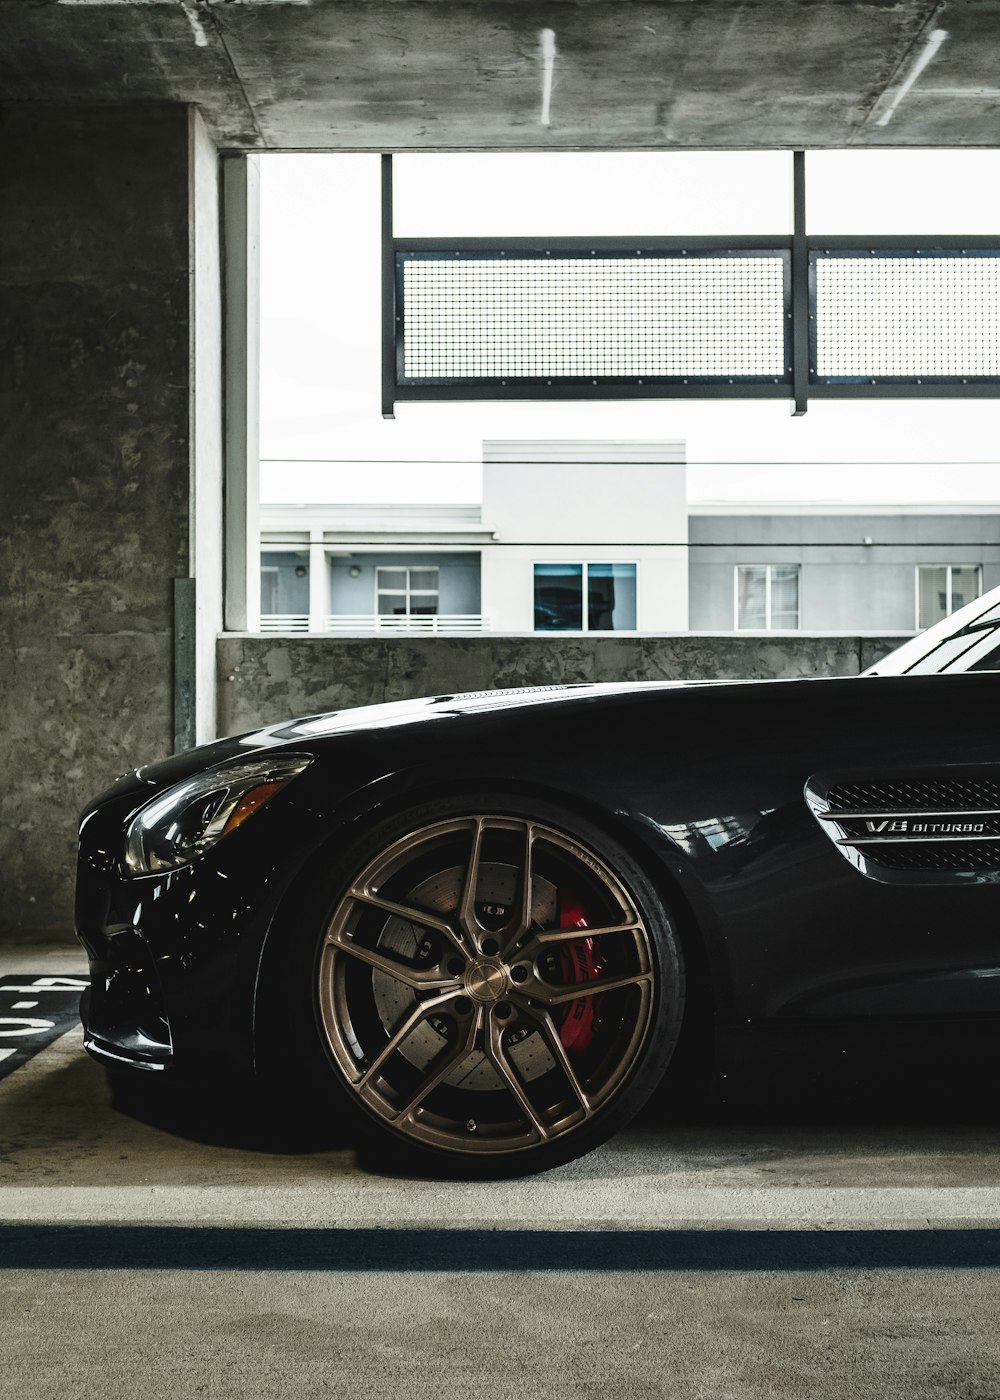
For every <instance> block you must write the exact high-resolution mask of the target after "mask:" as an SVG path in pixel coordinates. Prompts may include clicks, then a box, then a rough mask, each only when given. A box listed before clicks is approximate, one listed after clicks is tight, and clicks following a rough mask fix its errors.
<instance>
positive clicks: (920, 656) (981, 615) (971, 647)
mask: <svg viewBox="0 0 1000 1400" xmlns="http://www.w3.org/2000/svg"><path fill="white" fill-rule="evenodd" d="M996 670H1000V588H994V589H991V590H990V592H988V593H984V594H982V595H981V596H980V597H979V598H976V599H974V600H973V601H972V602H971V603H968V604H966V606H965V607H964V608H959V610H958V612H955V613H952V614H951V616H950V617H946V618H944V619H943V621H941V622H936V623H935V624H934V626H933V627H929V628H928V629H927V631H926V632H921V634H920V636H919V637H913V638H912V639H911V640H910V641H908V642H904V643H903V645H902V646H901V647H897V648H896V650H895V651H892V652H890V653H889V655H888V656H884V657H883V658H882V660H881V661H876V662H875V664H874V666H869V668H868V670H867V671H864V672H863V673H862V674H863V675H866V676H904V675H924V676H932V675H943V674H945V673H951V674H955V673H957V672H962V671H996Z"/></svg>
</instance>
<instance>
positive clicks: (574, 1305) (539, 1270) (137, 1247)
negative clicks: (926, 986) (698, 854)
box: [0, 945, 1000, 1400]
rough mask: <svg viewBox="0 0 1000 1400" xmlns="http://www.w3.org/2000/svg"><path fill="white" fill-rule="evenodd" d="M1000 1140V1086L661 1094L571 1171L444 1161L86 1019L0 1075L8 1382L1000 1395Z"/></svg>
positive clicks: (10, 1388)
mask: <svg viewBox="0 0 1000 1400" xmlns="http://www.w3.org/2000/svg"><path fill="white" fill-rule="evenodd" d="M82 970H83V963H82V960H81V958H80V956H79V953H78V951H77V950H75V949H74V948H72V947H71V946H69V945H67V946H65V947H56V946H53V947H52V948H47V949H42V950H39V949H37V948H35V949H28V948H21V949H11V950H8V951H7V952H6V953H5V954H4V955H3V956H2V957H0V976H2V975H4V974H10V973H17V974H19V975H28V974H30V975H33V976H50V977H51V976H59V975H74V974H76V975H79V974H80V973H81V972H82ZM983 1097H985V1096H983ZM998 1147H1000V1107H998V1108H997V1110H996V1114H995V1117H994V1116H993V1115H992V1114H991V1112H989V1111H979V1112H976V1113H973V1114H971V1115H970V1114H969V1113H968V1112H967V1111H964V1112H962V1113H956V1114H953V1115H950V1114H948V1113H947V1112H942V1111H941V1106H940V1105H938V1106H937V1107H936V1108H935V1109H934V1111H933V1112H931V1111H928V1112H926V1113H924V1114H921V1113H919V1112H918V1113H916V1114H915V1116H914V1115H911V1116H910V1118H909V1119H908V1120H906V1121H892V1122H888V1123H886V1122H884V1121H882V1122H876V1121H874V1120H873V1118H872V1116H871V1115H861V1116H860V1117H859V1118H857V1119H854V1118H847V1117H845V1115H844V1112H843V1106H842V1105H840V1106H836V1105H833V1106H831V1110H830V1112H829V1113H824V1112H822V1111H820V1112H818V1113H817V1112H812V1113H810V1114H809V1115H808V1118H807V1119H806V1120H804V1119H803V1118H802V1117H801V1116H800V1115H799V1116H797V1115H796V1114H794V1113H791V1112H789V1111H788V1110H787V1108H785V1109H781V1108H779V1110H778V1111H776V1112H775V1113H769V1114H766V1115H763V1116H761V1115H759V1114H758V1115H747V1116H745V1117H742V1118H741V1116H740V1113H739V1109H738V1108H737V1109H736V1110H734V1109H733V1108H732V1106H729V1107H723V1106H718V1107H716V1108H714V1109H713V1108H712V1107H711V1106H709V1107H708V1108H707V1109H706V1110H705V1111H702V1112H699V1113H698V1114H692V1113H691V1112H690V1111H687V1112H686V1113H682V1114H681V1115H680V1116H679V1117H678V1116H675V1115H671V1114H669V1113H665V1112H664V1109H663V1105H662V1104H661V1105H657V1106H655V1107H654V1109H652V1110H651V1111H650V1112H649V1113H647V1114H646V1116H645V1117H644V1118H643V1120H642V1121H641V1122H639V1123H638V1124H637V1125H636V1126H635V1127H633V1129H631V1130H630V1131H629V1132H628V1133H626V1134H624V1135H622V1136H620V1137H619V1138H617V1139H616V1140H614V1141H613V1142H611V1143H609V1144H608V1145H606V1146H605V1147H604V1148H602V1149H600V1150H599V1151H597V1152H595V1153H593V1154H591V1155H590V1156H589V1157H587V1158H585V1159H583V1160H582V1161H580V1162H576V1163H573V1164H570V1165H569V1166H566V1167H564V1168H561V1169H558V1170H556V1171H553V1172H550V1173H548V1174H547V1175H545V1176H542V1177H536V1178H529V1179H527V1180H522V1181H514V1182H504V1183H475V1184H470V1183H465V1182H458V1181H435V1180H427V1179H418V1180H414V1179H411V1178H407V1177H405V1176H399V1175H395V1174H393V1170H392V1163H391V1162H390V1163H385V1162H378V1163H373V1162H372V1161H371V1160H369V1159H367V1158H366V1157H365V1155H364V1153H359V1151H358V1149H357V1146H356V1144H353V1143H352V1142H351V1141H349V1140H346V1139H345V1138H344V1137H343V1136H342V1135H341V1134H340V1133H338V1129H337V1126H336V1125H330V1124H327V1123H323V1122H317V1123H314V1124H305V1125H303V1127H302V1130H301V1131H299V1132H297V1133H292V1134H286V1133H283V1132H282V1131H281V1127H280V1124H278V1123H276V1122H275V1121H274V1119H273V1117H269V1113H268V1111H267V1110H265V1109H264V1108H263V1107H262V1106H261V1105H259V1104H258V1103H256V1102H255V1100H254V1097H253V1095H252V1093H250V1092H247V1093H245V1094H241V1093H240V1092H239V1091H233V1093H232V1094H231V1095H227V1096H225V1097H222V1096H220V1093H219V1091H218V1090H217V1089H212V1088H210V1087H206V1089H205V1091H204V1092H203V1093H201V1094H198V1093H195V1091H194V1090H191V1089H187V1090H185V1091H184V1092H183V1093H178V1092H177V1091H176V1090H173V1089H171V1088H170V1086H169V1085H167V1084H163V1083H160V1082H159V1081H156V1080H152V1081H151V1077H146V1076H141V1077H139V1079H138V1080H137V1081H135V1082H131V1081H130V1082H126V1083H122V1082H121V1081H119V1080H109V1078H108V1076H107V1075H106V1074H105V1072H104V1071H103V1070H102V1069H101V1068H100V1067H99V1066H98V1065H96V1064H94V1063H93V1062H92V1061H90V1060H89V1059H88V1057H87V1056H86V1055H85V1053H84V1052H83V1049H82V1045H81V1037H80V1032H79V1028H78V1027H77V1028H75V1029H73V1030H70V1031H69V1032H67V1033H65V1034H63V1035H62V1036H61V1037H60V1038H58V1039H56V1040H54V1041H52V1042H51V1043H50V1044H48V1045H47V1046H46V1047H45V1048H43V1049H42V1050H41V1051H40V1052H39V1053H37V1054H35V1055H34V1056H33V1057H32V1058H31V1059H29V1060H28V1061H27V1063H25V1064H23V1065H21V1066H20V1067H18V1068H16V1069H14V1070H13V1072H10V1073H8V1074H7V1075H6V1077H4V1078H2V1079H0V1319H2V1323H3V1325H2V1327H0V1396H3V1397H6V1396H8V1395H9V1396H11V1397H13V1396H15V1395H16V1396H18V1397H25V1396H35V1395H37V1396H43V1395H44V1396H46V1397H49V1396H53V1395H66V1396H83V1395H87V1396H90V1395H91V1394H93V1393H96V1392H98V1391H99V1392H100V1393H101V1394H102V1396H104V1397H107V1400H117V1397H119V1396H121V1397H124V1396H126V1395H127V1396H129V1397H134V1396H136V1395H142V1396H143V1397H156V1396H161V1395H162V1396H168V1395H169V1396H178V1395H200V1394H205V1395H219V1396H223V1395H225V1396H228V1395H238V1396H243V1395H246V1396H260V1397H271V1396H275V1397H278V1396H281V1397H284V1396H286V1395H288V1396H292V1395H294V1396H297V1397H302V1396H306V1397H312V1396H331V1395H333V1396H340V1395H343V1396H347V1395H350V1396H351V1397H352V1398H353V1397H359V1398H360V1400H367V1397H376V1396H378V1397H382V1396H401V1395H404V1396H407V1397H410V1396H412V1397H414V1398H415V1400H424V1397H432V1396H433V1397H435V1400H438V1398H439V1397H450V1396H452V1395H454V1396H458V1395H463V1396H464V1395H468V1394H470V1393H471V1394H474V1395H478V1394H481V1393H482V1394H485V1393H487V1392H488V1393H490V1394H491V1395H494V1396H508V1395H509V1396H532V1397H534V1396H540V1397H563V1396H566V1397H569V1396H580V1395H587V1396H589V1395H593V1396H601V1397H609V1396H657V1397H659V1396H670V1397H677V1398H678V1400H688V1397H691V1400H695V1397H730V1396H732V1397H739V1400H756V1398H757V1397H765V1396H766V1397H786V1396H787V1397H798V1396H805V1395H807V1394H808V1395H810V1396H830V1397H837V1400H842V1397H845V1396H849V1395H879V1396H907V1397H920V1400H922V1398H923V1397H928V1400H930V1397H935V1398H936V1397H944V1396H948V1397H970V1400H971V1397H976V1400H984V1397H994V1396H997V1395H1000V1339H998V1336H997V1327H996V1318H997V1316H998V1311H1000V1287H998V1285H1000V1152H998Z"/></svg>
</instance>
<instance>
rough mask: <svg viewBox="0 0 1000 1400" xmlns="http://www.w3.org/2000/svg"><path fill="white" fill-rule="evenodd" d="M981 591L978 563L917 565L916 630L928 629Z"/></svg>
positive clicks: (980, 568) (970, 600)
mask: <svg viewBox="0 0 1000 1400" xmlns="http://www.w3.org/2000/svg"><path fill="white" fill-rule="evenodd" d="M982 591H983V570H982V565H981V564H918V565H917V627H918V628H919V629H920V630H923V628H925V627H931V626H932V625H933V624H934V623H935V622H940V621H941V619H942V618H945V617H947V616H948V615H949V613H953V612H955V611H956V609H958V608H961V607H964V606H965V604H966V603H971V602H972V600H973V598H978V597H979V595H980V593H982Z"/></svg>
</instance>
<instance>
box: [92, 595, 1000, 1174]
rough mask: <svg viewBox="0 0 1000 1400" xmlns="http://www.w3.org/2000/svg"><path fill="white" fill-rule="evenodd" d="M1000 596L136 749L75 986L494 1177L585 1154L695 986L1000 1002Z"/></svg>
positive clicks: (180, 1041) (738, 1016)
mask: <svg viewBox="0 0 1000 1400" xmlns="http://www.w3.org/2000/svg"><path fill="white" fill-rule="evenodd" d="M991 667H1000V590H997V591H996V592H994V593H993V594H988V595H985V596H984V597H982V598H980V599H978V600H977V601H976V602H975V603H973V604H971V605H969V607H967V608H964V609H963V610H962V611H961V612H959V613H957V614H955V615H954V616H952V617H951V618H948V619H947V620H946V621H945V622H943V623H941V624H939V625H938V626H937V627H935V628H932V629H931V630H930V631H929V632H927V633H924V634H923V635H922V636H921V637H918V638H916V639H914V640H913V641H911V642H908V643H907V644H906V645H905V646H903V647H901V648H900V649H899V651H897V652H895V653H893V655H892V656H891V657H889V658H887V659H886V660H885V661H883V662H881V663H879V665H878V666H877V667H875V668H874V670H875V672H876V673H877V678H868V679H858V678H854V679H847V680H794V681H759V682H728V683H718V684H681V683H676V684H675V683H653V684H621V685H571V686H553V687H543V688H539V689H535V690H508V691H497V692H490V693H483V694H471V695H456V696H439V697H437V698H435V699H428V700H416V701H412V702H405V703H400V704H387V705H377V706H374V707H372V708H366V709H359V710H353V711H344V712H340V713H335V714H327V715H317V716H314V717H312V718H308V719H300V720H296V721H295V722H293V723H289V724H281V725H275V726H272V727H269V728H267V729H264V730H261V731H260V732H259V733H254V734H245V735H243V736H241V737H238V738H233V739H225V740H222V741H220V742H219V743H215V744H211V745H209V746H207V747H205V748H200V749H196V750H194V751H192V752H189V753H185V754H181V755H179V756H178V757H175V758H171V759H168V760H167V761H165V762H163V763H157V764H153V765H152V766H150V767H147V768H142V769H139V770H137V771H136V772H134V773H131V774H129V775H128V776H127V777H124V778H122V779H120V780H119V781H118V782H117V783H115V784H114V785H113V786H112V787H111V788H109V789H108V791H107V792H105V793H104V794H103V795H102V796H101V797H99V798H98V799H97V800H96V801H95V802H94V803H93V804H92V805H91V806H90V807H89V808H88V810H87V811H86V813H85V814H84V817H83V822H82V826H81V831H80V864H79V878H78V909H77V927H78V932H79V936H80V938H81V940H82V942H83V943H84V945H85V947H86V949H87V952H88V954H89V956H90V960H91V972H92V987H91V990H90V992H89V993H88V994H86V995H85V997H84V1003H83V1007H82V1014H83V1020H84V1026H85V1033H86V1045H87V1048H88V1050H89V1051H90V1053H91V1054H92V1055H94V1056H95V1057H96V1058H97V1059H99V1060H101V1061H104V1062H106V1063H111V1064H115V1065H128V1066H132V1067H134V1068H135V1069H138V1070H145V1071H147V1072H149V1071H155V1072H163V1071H171V1072H174V1071H177V1070H184V1069H188V1070H194V1071H196V1072H197V1071H199V1070H200V1069H202V1068H204V1067H206V1066H209V1065H211V1066H220V1065H221V1066H230V1065H232V1066H234V1067H246V1066H253V1067H254V1068H256V1069H257V1070H258V1071H261V1072H269V1071H276V1072H277V1073H278V1074H284V1075H286V1076H295V1075H297V1074H298V1073H299V1072H300V1070H302V1069H303V1067H304V1066H305V1065H306V1064H307V1062H309V1061H310V1059H312V1060H316V1061H318V1062H320V1063H321V1064H322V1066H323V1073H324V1074H326V1075H328V1076H329V1080H330V1082H331V1084H333V1085H337V1086H339V1088H340V1089H341V1090H342V1091H343V1093H345V1094H346V1095H347V1096H348V1097H349V1098H350V1099H352V1100H353V1101H354V1103H355V1105H357V1106H359V1107H360V1108H361V1109H362V1110H363V1111H364V1113H366V1114H367V1115H368V1116H369V1117H370V1119H371V1120H373V1121H374V1122H375V1123H376V1124H378V1125H380V1126H381V1128H382V1129H383V1130H384V1132H385V1133H386V1134H389V1135H390V1137H394V1138H395V1140H396V1142H397V1144H401V1145H406V1146H407V1147H409V1148H410V1149H412V1150H413V1151H414V1152H416V1153H417V1154H418V1155H422V1156H423V1157H424V1158H430V1159H431V1160H432V1162H433V1161H434V1160H436V1162H437V1164H438V1165H439V1166H441V1167H444V1166H450V1167H451V1168H454V1167H455V1165H456V1164H458V1165H459V1166H460V1167H463V1168H464V1169H466V1170H469V1171H472V1172H481V1173H482V1172H488V1173H496V1174H500V1173H506V1172H517V1171H531V1170H537V1169H540V1168H543V1167H547V1166H551V1165H553V1164H555V1163H557V1162H561V1161H566V1160H567V1159H569V1158H571V1157H574V1156H576V1155H578V1154H580V1153H583V1152H585V1151H587V1150H588V1149H589V1148H591V1147H593V1146H594V1145H595V1144H597V1143H598V1142H600V1141H601V1140H602V1139H604V1138H605V1137H606V1136H607V1135H608V1134H610V1133H611V1132H612V1131H614V1130H615V1129H616V1128H618V1127H619V1126H621V1125H622V1124H623V1123H625V1122H626V1121H627V1120H628V1119H629V1118H630V1117H631V1116H632V1114H634V1113H635V1112H636V1110H637V1109H638V1108H639V1107H640V1105H642V1104H643V1102H644V1101H645V1100H646V1099H647V1098H648V1097H649V1095H650V1094H651V1092H652V1091H653V1089H654V1088H655V1086H656V1085H657V1083H658V1082H659V1081H660V1079H661V1077H662V1076H663V1074H664V1071H665V1069H666V1067H667V1064H668V1061H669V1060H670V1058H671V1054H672V1052H673V1050H674V1047H675V1045H676V1044H677V1041H678V1036H679V1034H680V1032H681V1029H682V1027H683V1026H684V1024H685V1017H686V1013H687V1015H688V1017H690V1012H691V1008H692V1006H697V1007H699V1008H700V1010H701V1013H702V1015H704V1016H705V1017H706V1018H707V1020H708V1023H709V1024H710V1025H711V1027H712V1028H713V1029H714V1031H715V1033H716V1035H717V1036H722V1035H724V1034H725V1033H726V1032H727V1031H731V1030H733V1029H734V1028H736V1027H741V1028H742V1029H743V1030H744V1032H746V1031H749V1032H751V1033H753V1032H757V1031H760V1032H767V1031H768V1030H769V1029H772V1030H773V1029H774V1028H776V1027H785V1028H789V1027H801V1028H805V1027H809V1026H811V1027H817V1026H822V1025H824V1024H828V1025H834V1024H836V1025H838V1026H844V1025H845V1024H846V1025H852V1024H855V1025H860V1024H861V1023H862V1022H864V1023H866V1024H869V1025H870V1024H872V1023H873V1020H874V1021H876V1022H877V1023H878V1024H879V1025H884V1026H885V1027H886V1028H891V1027H898V1026H900V1025H906V1026H910V1027H912V1026H914V1025H929V1024H934V1023H937V1024H941V1023H944V1022H947V1021H949V1020H951V1021H953V1020H954V1019H955V1018H960V1019H965V1020H967V1019H968V1018H970V1017H973V1018H977V1019H978V1020H980V1021H982V1020H988V1019H989V1018H994V1017H1000V974H998V967H997V964H998V954H997V949H998V940H997V924H998V918H1000V747H998V735H997V719H998V712H1000V706H998V702H1000V674H998V673H997V671H996V670H991Z"/></svg>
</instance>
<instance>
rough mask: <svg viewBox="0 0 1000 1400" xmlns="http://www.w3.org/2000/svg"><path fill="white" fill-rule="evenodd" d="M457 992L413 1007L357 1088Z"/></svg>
mask: <svg viewBox="0 0 1000 1400" xmlns="http://www.w3.org/2000/svg"><path fill="white" fill-rule="evenodd" d="M459 990H460V989H459V988H456V989H455V990H454V991H450V992H444V993H442V994H441V996H436V997H431V998H429V999H428V1000H427V1001H422V1002H420V1003H419V1004H418V1005H417V1006H415V1007H414V1008H413V1010H412V1011H411V1012H410V1014H409V1016H406V1017H405V1018H404V1020H403V1023H402V1025H401V1026H400V1027H399V1029H398V1030H397V1031H395V1032H394V1033H393V1035H392V1036H391V1037H390V1038H389V1040H388V1041H386V1043H385V1045H383V1047H382V1049H381V1050H380V1051H379V1052H378V1054H377V1055H376V1056H375V1058H374V1060H372V1062H371V1064H370V1065H369V1066H368V1068H367V1069H366V1070H365V1072H364V1074H363V1075H362V1076H361V1078H360V1079H359V1080H358V1082H357V1088H359V1089H363V1088H364V1087H365V1085H366V1084H367V1083H368V1082H369V1081H370V1080H371V1079H373V1078H374V1077H375V1075H376V1074H378V1073H379V1072H380V1070H381V1069H382V1068H383V1066H384V1065H385V1064H386V1063H387V1061H388V1060H390V1059H391V1058H392V1056H393V1055H394V1054H395V1053H396V1051H397V1050H398V1049H399V1047H400V1046H401V1045H402V1044H403V1042H404V1041H405V1040H407V1039H408V1038H409V1036H411V1035H412V1034H413V1032H414V1031H415V1030H416V1028H417V1027H418V1026H419V1025H420V1024H421V1022H423V1021H426V1020H427V1017H428V1016H429V1015H430V1014H431V1012H432V1011H435V1010H437V1009H438V1008H439V1007H441V1006H446V1005H447V1004H448V1002H450V1001H453V1000H454V999H455V997H457V996H458V994H459Z"/></svg>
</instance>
